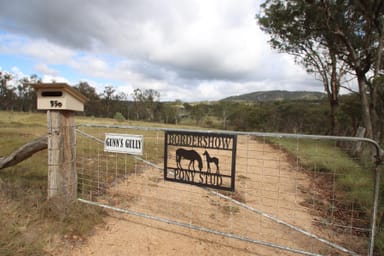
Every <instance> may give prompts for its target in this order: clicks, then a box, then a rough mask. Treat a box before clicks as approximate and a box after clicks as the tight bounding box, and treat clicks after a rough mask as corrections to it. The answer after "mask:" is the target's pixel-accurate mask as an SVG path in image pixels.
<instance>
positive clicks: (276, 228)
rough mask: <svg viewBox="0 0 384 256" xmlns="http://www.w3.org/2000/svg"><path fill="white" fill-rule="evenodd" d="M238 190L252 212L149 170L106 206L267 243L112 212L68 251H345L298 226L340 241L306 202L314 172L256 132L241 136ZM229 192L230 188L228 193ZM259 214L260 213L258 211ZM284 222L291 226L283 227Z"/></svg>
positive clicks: (117, 190) (113, 193)
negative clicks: (306, 170)
mask: <svg viewBox="0 0 384 256" xmlns="http://www.w3.org/2000/svg"><path fill="white" fill-rule="evenodd" d="M237 155H238V158H237V164H236V193H235V194H233V195H232V196H233V198H234V199H236V200H238V201H240V202H242V203H244V204H246V205H247V206H249V207H250V208H251V209H245V208H243V207H241V206H240V205H236V204H233V203H232V202H230V201H228V200H226V199H223V198H221V197H220V196H218V195H217V194H215V193H212V192H211V191H209V190H207V189H202V188H200V187H196V186H192V185H186V184H179V183H174V182H167V181H164V180H163V179H162V175H163V174H162V172H161V171H159V170H156V169H154V168H148V169H147V170H144V171H141V172H138V173H136V174H135V175H132V176H130V177H128V179H126V180H124V181H120V182H119V184H118V185H116V186H115V187H113V188H111V189H110V191H109V193H108V195H109V196H108V198H106V197H105V198H102V199H99V202H100V203H105V204H108V205H114V206H116V207H119V208H123V209H129V210H132V211H135V212H143V213H145V214H148V215H153V216H158V217H159V218H165V219H171V220H174V221H177V222H180V223H186V224H190V225H191V226H192V225H193V226H198V227H206V228H210V229H214V230H220V231H223V232H227V233H233V234H236V235H238V236H241V237H248V238H250V239H252V240H254V241H261V242H262V243H263V244H264V245H260V244H257V243H249V242H244V241H239V240H237V239H232V238H227V237H224V236H220V235H214V234H210V233H207V232H201V231H196V230H192V229H189V228H185V227H180V226H175V225H172V224H167V223H164V222H159V221H155V220H149V219H146V218H142V217H136V216H132V215H128V214H124V213H118V212H114V211H109V214H110V215H109V216H108V217H106V219H105V222H106V225H105V226H102V227H97V228H96V232H95V234H94V235H92V236H91V237H88V238H87V239H86V241H85V242H83V243H80V244H77V245H76V246H73V248H72V249H68V250H65V251H62V252H60V254H61V255H76V256H77V255H79V256H80V255H100V256H106V255H184V256H186V255H237V256H238V255H294V254H293V253H291V252H289V251H287V250H279V249H277V248H274V247H270V246H265V245H270V244H276V245H278V246H281V247H284V248H294V249H297V250H308V251H311V252H316V253H321V254H332V255H341V254H340V252H337V253H335V250H334V248H332V247H329V246H327V245H325V244H323V243H321V242H319V241H317V240H316V239H313V238H311V237H309V236H307V235H303V234H302V233H301V232H297V230H294V229H292V228H290V227H288V226H287V225H285V224H284V223H288V224H290V225H294V226H296V227H298V228H299V229H303V230H306V231H308V232H311V233H313V234H315V235H317V236H320V237H325V238H327V239H333V240H337V239H338V238H337V237H336V236H335V235H334V234H333V233H330V232H328V231H327V230H321V229H319V228H318V227H316V226H314V225H313V219H314V218H315V216H312V215H311V214H310V210H309V209H308V208H306V207H305V206H303V204H302V203H303V202H304V201H305V200H306V197H307V196H308V195H307V194H306V191H308V189H309V186H310V182H309V178H308V176H307V175H306V174H305V173H303V172H301V171H299V170H298V168H297V167H296V166H294V164H292V162H291V161H289V158H288V157H287V155H286V154H285V153H284V152H282V151H280V150H278V149H275V148H273V147H271V146H270V145H268V144H266V143H263V142H260V141H258V140H255V139H253V138H250V137H246V136H241V137H239V140H238V152H237ZM225 194H226V195H229V194H228V193H225ZM252 209H253V210H255V211H253V210H252ZM282 223H283V224H282Z"/></svg>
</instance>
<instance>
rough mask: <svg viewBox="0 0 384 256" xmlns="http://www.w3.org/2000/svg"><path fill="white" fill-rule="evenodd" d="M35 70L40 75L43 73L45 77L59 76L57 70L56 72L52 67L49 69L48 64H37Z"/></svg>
mask: <svg viewBox="0 0 384 256" xmlns="http://www.w3.org/2000/svg"><path fill="white" fill-rule="evenodd" d="M35 70H36V71H37V72H38V73H42V74H44V75H51V76H56V75H57V74H58V71H57V70H54V69H52V68H50V67H48V66H47V65H46V64H44V63H39V64H36V65H35Z"/></svg>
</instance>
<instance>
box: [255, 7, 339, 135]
mask: <svg viewBox="0 0 384 256" xmlns="http://www.w3.org/2000/svg"><path fill="white" fill-rule="evenodd" d="M261 10H262V12H261V14H260V15H258V16H257V19H258V22H259V25H260V27H261V29H262V30H263V31H265V32H266V33H268V34H269V35H270V36H271V39H270V41H269V43H270V45H271V46H272V47H273V48H274V49H277V50H278V51H279V52H282V53H288V54H290V55H292V56H294V58H295V61H296V62H297V63H299V64H301V65H303V66H304V67H305V68H306V70H307V72H308V73H312V74H315V75H318V76H319V77H320V80H321V81H322V83H323V86H324V90H325V92H326V93H327V96H328V100H329V104H330V108H331V115H330V120H331V127H332V132H334V130H335V127H336V117H335V112H336V108H337V106H338V104H339V97H338V96H339V90H340V86H341V84H340V81H341V79H342V77H343V76H344V75H345V74H346V71H347V68H346V65H344V63H342V62H341V61H340V60H338V58H337V52H336V50H335V49H334V47H333V43H332V40H333V37H332V35H330V34H322V33H320V31H319V29H318V26H319V25H320V26H321V24H319V23H318V21H319V17H318V16H319V15H321V13H319V12H318V11H317V10H316V9H314V8H311V5H310V4H308V2H307V1H301V0H298V1H279V0H267V1H266V2H265V3H264V4H262V5H261Z"/></svg>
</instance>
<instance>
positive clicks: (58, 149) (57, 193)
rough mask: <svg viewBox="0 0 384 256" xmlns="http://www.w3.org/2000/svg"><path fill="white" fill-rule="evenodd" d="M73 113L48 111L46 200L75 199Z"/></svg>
mask: <svg viewBox="0 0 384 256" xmlns="http://www.w3.org/2000/svg"><path fill="white" fill-rule="evenodd" d="M74 115H75V114H74V112H73V111H68V110H60V111H58V110H48V111H47V121H48V199H49V198H53V197H63V198H64V199H67V200H75V199H76V198H77V172H76V130H75V121H74V120H75V118H74Z"/></svg>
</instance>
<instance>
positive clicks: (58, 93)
mask: <svg viewBox="0 0 384 256" xmlns="http://www.w3.org/2000/svg"><path fill="white" fill-rule="evenodd" d="M32 86H33V87H34V88H35V90H36V91H37V109H44V110H47V122H48V199H49V198H54V197H60V198H63V199H65V200H66V201H67V200H69V201H70V200H74V199H76V198H77V172H76V125H75V111H84V103H85V102H86V101H87V98H86V97H85V96H83V95H82V94H80V93H79V92H78V91H76V90H75V89H74V88H72V87H70V86H69V85H67V84H62V83H50V84H35V85H32Z"/></svg>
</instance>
